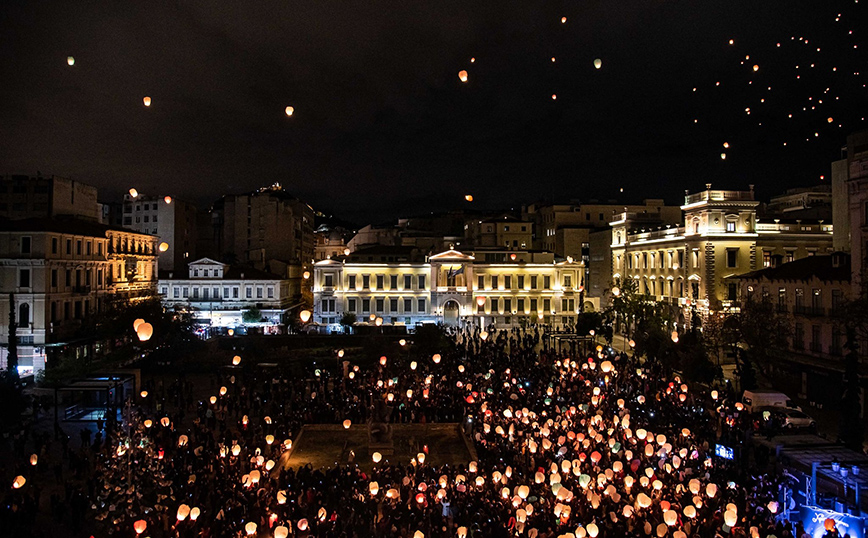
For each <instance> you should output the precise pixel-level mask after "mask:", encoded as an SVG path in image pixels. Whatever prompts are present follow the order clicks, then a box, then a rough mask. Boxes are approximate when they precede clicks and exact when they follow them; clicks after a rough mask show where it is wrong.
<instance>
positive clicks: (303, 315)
mask: <svg viewBox="0 0 868 538" xmlns="http://www.w3.org/2000/svg"><path fill="white" fill-rule="evenodd" d="M298 317H299V319H301V322H302V323H307V322H308V321H310V310H302V311H301V312H300V313H299V315H298Z"/></svg>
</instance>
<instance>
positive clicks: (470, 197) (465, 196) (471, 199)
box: [464, 194, 473, 202]
mask: <svg viewBox="0 0 868 538" xmlns="http://www.w3.org/2000/svg"><path fill="white" fill-rule="evenodd" d="M464 199H465V200H467V201H468V202H472V201H473V195H472V194H465V195H464Z"/></svg>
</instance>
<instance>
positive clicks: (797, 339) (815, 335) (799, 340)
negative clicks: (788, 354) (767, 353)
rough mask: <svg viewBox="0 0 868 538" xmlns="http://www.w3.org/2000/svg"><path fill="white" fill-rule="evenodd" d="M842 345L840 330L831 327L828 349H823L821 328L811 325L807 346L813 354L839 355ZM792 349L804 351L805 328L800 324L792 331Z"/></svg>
mask: <svg viewBox="0 0 868 538" xmlns="http://www.w3.org/2000/svg"><path fill="white" fill-rule="evenodd" d="M843 345H844V335H843V333H842V332H841V330H840V329H839V328H838V327H836V326H832V340H831V342H830V343H829V348H828V349H823V327H822V326H821V325H811V342H810V343H809V345H808V348H807V349H809V350H810V351H812V352H814V353H829V354H831V355H841V353H842V351H843ZM793 349H797V350H803V349H805V326H804V325H803V324H802V323H796V324H795V328H794V331H793Z"/></svg>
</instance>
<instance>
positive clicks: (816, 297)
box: [747, 286, 844, 314]
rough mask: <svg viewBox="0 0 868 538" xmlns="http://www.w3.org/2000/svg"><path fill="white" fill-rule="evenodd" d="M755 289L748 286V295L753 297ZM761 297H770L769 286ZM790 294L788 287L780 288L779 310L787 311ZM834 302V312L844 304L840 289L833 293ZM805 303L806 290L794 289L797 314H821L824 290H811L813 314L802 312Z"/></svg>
mask: <svg viewBox="0 0 868 538" xmlns="http://www.w3.org/2000/svg"><path fill="white" fill-rule="evenodd" d="M754 291H755V290H754V287H753V286H748V288H747V293H748V295H749V296H750V295H752V294H753V293H754ZM760 294H761V296H762V297H763V298H764V299H765V298H768V297H770V292H769V288H768V286H763V287H762V289H761V290H760ZM788 298H789V294H788V291H787V288H786V287H779V288H778V293H777V305H778V309H779V310H784V309H786V306H787V304H788ZM831 300H832V304H831V306H832V310H833V311H835V310H838V309H839V308H841V306H842V305H843V304H844V291H843V290H840V289H833V290H832V293H831ZM807 306H808V305H807V304H806V301H805V289H804V288H794V289H793V307H794V308H795V311H794V312H793V313H795V314H805V313H815V314H820V313H821V309H823V308H824V306H823V288H811V290H810V308H811V309H812V311H813V312H807V311H802V310H801V309H803V308H805V307H807Z"/></svg>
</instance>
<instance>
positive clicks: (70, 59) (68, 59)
mask: <svg viewBox="0 0 868 538" xmlns="http://www.w3.org/2000/svg"><path fill="white" fill-rule="evenodd" d="M66 64H67V65H75V57H73V56H67V57H66Z"/></svg>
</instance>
